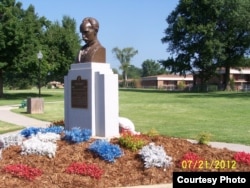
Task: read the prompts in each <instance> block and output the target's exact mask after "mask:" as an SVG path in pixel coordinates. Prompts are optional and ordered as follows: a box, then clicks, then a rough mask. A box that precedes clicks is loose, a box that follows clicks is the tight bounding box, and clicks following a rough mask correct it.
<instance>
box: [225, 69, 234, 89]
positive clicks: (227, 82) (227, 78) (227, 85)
mask: <svg viewBox="0 0 250 188" xmlns="http://www.w3.org/2000/svg"><path fill="white" fill-rule="evenodd" d="M224 90H225V91H231V90H232V88H231V86H230V67H229V66H226V67H225V88H224Z"/></svg>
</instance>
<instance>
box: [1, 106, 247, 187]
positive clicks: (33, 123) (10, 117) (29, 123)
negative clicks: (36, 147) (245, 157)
mask: <svg viewBox="0 0 250 188" xmlns="http://www.w3.org/2000/svg"><path fill="white" fill-rule="evenodd" d="M13 108H18V106H17V105H12V106H0V121H4V122H8V123H12V124H15V125H20V126H24V127H48V126H49V125H50V122H46V121H40V120H36V119H33V118H29V117H26V116H23V115H20V114H16V113H14V112H11V109H13ZM17 132H20V131H15V132H11V133H6V134H0V137H1V136H5V135H9V134H13V133H17ZM189 141H190V142H193V143H194V142H196V141H194V140H189ZM209 145H211V146H212V147H215V148H227V149H229V150H232V151H241V152H242V151H244V152H247V153H250V146H245V145H241V144H230V143H221V142H210V144H209ZM172 187H173V186H172V184H159V185H148V186H147V185H146V186H134V187H130V188H172ZM120 188H122V187H120ZM123 188H125V187H123ZM126 188H129V187H126Z"/></svg>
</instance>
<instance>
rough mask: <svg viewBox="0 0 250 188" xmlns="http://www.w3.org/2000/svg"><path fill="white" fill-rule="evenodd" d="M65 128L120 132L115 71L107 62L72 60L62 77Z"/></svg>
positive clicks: (102, 134) (98, 133)
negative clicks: (69, 67) (76, 61)
mask: <svg viewBox="0 0 250 188" xmlns="http://www.w3.org/2000/svg"><path fill="white" fill-rule="evenodd" d="M64 104H65V108H64V110H65V120H64V121H65V128H66V129H68V130H70V129H72V128H73V127H79V128H81V129H83V128H85V129H90V130H91V131H92V136H98V137H113V136H118V135H119V112H118V110H119V109H118V108H119V104H118V75H117V74H114V73H113V71H112V69H111V68H110V65H109V64H107V63H77V64H72V65H71V69H70V70H69V72H68V75H67V76H65V77H64Z"/></svg>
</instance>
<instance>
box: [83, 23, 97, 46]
mask: <svg viewBox="0 0 250 188" xmlns="http://www.w3.org/2000/svg"><path fill="white" fill-rule="evenodd" d="M80 32H81V33H82V39H83V40H84V42H85V43H86V44H90V43H91V42H92V41H95V40H96V31H95V29H94V28H92V26H91V24H90V23H89V22H84V23H82V25H81V27H80Z"/></svg>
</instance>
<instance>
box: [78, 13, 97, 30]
mask: <svg viewBox="0 0 250 188" xmlns="http://www.w3.org/2000/svg"><path fill="white" fill-rule="evenodd" d="M87 23H90V25H91V27H92V28H93V29H94V30H95V31H96V32H98V30H99V22H98V21H97V20H96V19H95V18H92V17H87V18H84V19H83V21H82V24H81V26H82V25H83V24H87ZM81 26H80V27H81Z"/></svg>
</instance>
